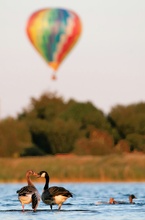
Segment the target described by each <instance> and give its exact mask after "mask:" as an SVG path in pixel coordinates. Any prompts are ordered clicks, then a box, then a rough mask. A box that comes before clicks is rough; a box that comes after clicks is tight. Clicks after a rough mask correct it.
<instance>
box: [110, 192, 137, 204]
mask: <svg viewBox="0 0 145 220" xmlns="http://www.w3.org/2000/svg"><path fill="white" fill-rule="evenodd" d="M133 199H137V198H136V196H135V195H134V194H131V195H129V203H130V204H134V202H133ZM109 204H128V203H127V202H124V201H116V200H115V199H114V198H110V199H109Z"/></svg>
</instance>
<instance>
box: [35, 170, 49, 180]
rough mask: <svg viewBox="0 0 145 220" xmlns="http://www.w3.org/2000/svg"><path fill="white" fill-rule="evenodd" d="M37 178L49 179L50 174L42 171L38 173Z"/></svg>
mask: <svg viewBox="0 0 145 220" xmlns="http://www.w3.org/2000/svg"><path fill="white" fill-rule="evenodd" d="M37 177H38V178H39V177H43V178H47V177H49V176H48V173H47V172H46V171H40V172H39V173H37Z"/></svg>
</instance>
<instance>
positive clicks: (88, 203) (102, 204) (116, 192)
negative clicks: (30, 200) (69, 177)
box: [0, 183, 145, 220]
mask: <svg viewBox="0 0 145 220" xmlns="http://www.w3.org/2000/svg"><path fill="white" fill-rule="evenodd" d="M51 185H56V183H54V184H51ZM57 185H60V186H64V187H66V188H67V189H68V190H70V191H71V192H73V198H69V199H68V200H67V201H66V202H65V203H64V204H63V205H62V209H61V210H60V211H58V210H57V208H58V207H57V206H53V210H52V211H51V210H50V207H49V206H47V205H45V204H44V203H42V201H41V202H40V204H39V206H38V209H37V211H36V212H33V211H32V209H31V204H29V205H25V212H22V208H21V204H20V202H19V200H18V198H17V194H16V191H17V189H19V188H20V187H22V186H24V184H0V192H1V193H0V217H1V219H2V218H5V219H6V220H9V219H15V220H19V219H21V220H23V219H31V220H33V219H39V220H44V219H48V218H49V219H50V220H51V219H53V220H62V219H63V220H65V219H67V220H68V219H72V218H73V220H80V219H81V220H82V219H83V220H84V219H87V220H88V219H89V220H94V219H97V220H105V219H106V220H112V218H113V219H115V220H130V219H132V220H143V219H144V216H145V183H75V184H74V183H68V184H67V183H62V184H60V183H59V184H57ZM36 187H37V188H38V190H39V192H40V193H41V192H42V189H43V184H36ZM130 194H134V195H135V196H136V197H137V199H135V200H134V202H135V204H129V200H128V196H129V195H130ZM110 197H114V198H115V200H120V201H125V202H126V203H128V204H113V205H112V204H107V202H108V201H109V198H110Z"/></svg>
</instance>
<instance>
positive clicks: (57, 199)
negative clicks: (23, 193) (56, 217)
mask: <svg viewBox="0 0 145 220" xmlns="http://www.w3.org/2000/svg"><path fill="white" fill-rule="evenodd" d="M38 177H43V178H45V180H46V181H45V185H44V189H43V193H42V195H41V199H42V201H43V202H44V203H45V204H47V205H50V208H51V209H52V206H53V205H55V204H57V205H58V209H59V210H60V209H61V206H62V204H63V203H64V202H65V201H66V200H67V199H68V198H69V197H73V195H72V193H71V192H70V191H68V190H67V189H65V188H64V187H59V186H52V187H49V175H48V173H47V172H46V171H41V172H40V173H39V174H38Z"/></svg>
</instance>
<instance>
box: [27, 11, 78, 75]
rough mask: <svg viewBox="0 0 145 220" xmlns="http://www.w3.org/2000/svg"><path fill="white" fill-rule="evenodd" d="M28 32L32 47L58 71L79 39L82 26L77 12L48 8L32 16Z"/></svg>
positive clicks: (28, 24)
mask: <svg viewBox="0 0 145 220" xmlns="http://www.w3.org/2000/svg"><path fill="white" fill-rule="evenodd" d="M26 30H27V34H28V37H29V39H30V41H31V43H32V45H33V46H34V47H35V48H36V49H37V51H38V52H39V53H40V54H41V56H42V57H43V58H44V59H45V60H46V62H47V63H48V64H49V66H50V67H51V68H52V69H53V70H55V71H56V70H57V69H58V67H59V65H60V64H61V63H62V61H63V60H64V58H65V57H66V56H67V54H68V53H69V52H70V50H71V49H72V48H73V46H74V45H75V43H76V42H77V40H78V39H79V37H80V34H81V30H82V26H81V21H80V18H79V17H78V15H77V14H76V13H75V12H73V11H70V10H65V9H59V8H47V9H42V10H39V11H36V12H35V13H33V14H32V15H31V16H30V18H29V20H28V23H27V29H26Z"/></svg>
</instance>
